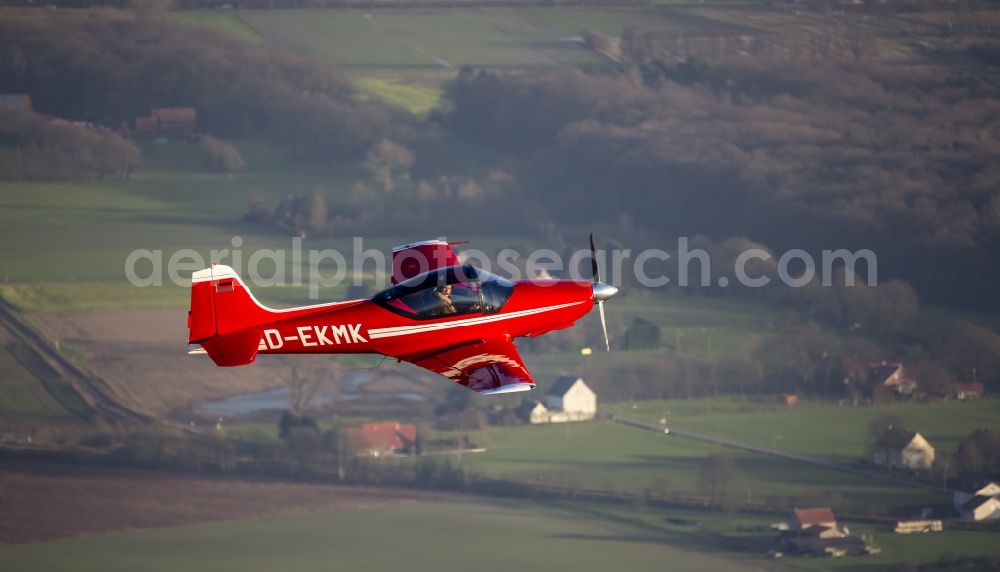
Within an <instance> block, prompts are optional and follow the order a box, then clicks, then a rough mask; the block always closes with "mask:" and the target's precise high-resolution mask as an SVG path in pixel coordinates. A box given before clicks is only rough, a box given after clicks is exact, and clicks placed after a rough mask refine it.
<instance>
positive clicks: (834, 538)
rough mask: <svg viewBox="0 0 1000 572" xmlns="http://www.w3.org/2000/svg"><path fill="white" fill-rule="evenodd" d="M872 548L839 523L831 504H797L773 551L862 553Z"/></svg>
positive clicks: (829, 553)
mask: <svg viewBox="0 0 1000 572" xmlns="http://www.w3.org/2000/svg"><path fill="white" fill-rule="evenodd" d="M867 550H868V548H867V547H866V546H865V543H864V541H863V540H862V539H860V538H858V537H857V536H853V535H851V532H850V530H848V529H847V527H846V526H840V525H838V524H837V519H836V517H834V515H833V510H831V509H830V508H829V507H815V508H796V509H795V510H794V511H792V518H791V523H790V526H789V529H788V531H786V532H783V533H781V535H780V536H779V537H778V540H777V542H776V543H775V547H774V548H772V552H789V553H792V554H803V555H808V554H826V555H843V554H861V553H864V552H866V551H867Z"/></svg>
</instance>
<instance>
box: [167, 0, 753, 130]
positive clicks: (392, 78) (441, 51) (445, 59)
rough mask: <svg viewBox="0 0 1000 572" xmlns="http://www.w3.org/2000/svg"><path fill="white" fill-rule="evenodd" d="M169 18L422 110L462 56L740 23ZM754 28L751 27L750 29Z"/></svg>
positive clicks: (499, 64)
mask: <svg viewBox="0 0 1000 572" xmlns="http://www.w3.org/2000/svg"><path fill="white" fill-rule="evenodd" d="M171 16H172V17H173V18H174V19H175V21H177V22H179V23H181V24H184V25H192V26H202V27H206V28H208V29H210V30H213V31H216V32H219V33H222V34H225V35H227V36H229V37H230V38H232V39H235V40H240V41H248V42H253V43H259V42H270V43H272V44H275V45H278V46H281V47H283V48H286V49H289V50H292V51H294V52H298V53H301V54H304V55H306V56H309V57H312V58H315V59H318V60H320V61H324V62H328V63H332V64H335V65H336V66H337V67H338V68H340V69H341V70H342V71H344V72H346V73H348V74H349V75H350V76H351V77H352V78H353V79H355V80H356V84H357V86H358V88H359V91H361V93H363V94H365V95H368V96H373V97H379V98H381V99H383V100H384V101H386V102H388V103H390V104H392V105H396V106H398V107H401V108H403V109H407V110H409V111H411V112H413V113H415V114H417V115H424V114H426V113H427V112H428V111H430V110H431V109H433V108H434V107H435V106H436V105H437V104H438V102H439V94H440V90H441V87H442V85H443V83H444V82H446V81H448V80H449V79H451V78H453V77H454V75H455V73H456V72H457V70H458V69H459V68H461V67H462V66H473V67H476V68H486V69H496V70H525V69H531V68H555V67H559V66H581V65H595V64H600V63H602V62H603V61H604V60H603V57H602V56H599V55H597V54H596V53H594V52H592V51H590V50H588V49H586V48H584V46H583V45H582V43H581V41H580V34H581V32H583V31H584V30H590V31H598V32H602V33H605V34H607V35H610V36H613V37H618V36H620V35H621V33H622V30H623V29H624V28H625V27H626V26H630V25H639V26H641V27H642V28H643V29H647V30H659V31H664V32H675V33H676V32H686V33H690V32H697V31H705V30H715V31H720V32H732V31H734V30H736V29H738V28H740V27H739V26H738V25H736V24H732V23H728V22H725V21H722V20H716V19H712V18H706V17H704V16H700V15H698V14H695V13H693V12H692V11H689V10H680V9H675V8H668V7H662V6H650V7H646V8H607V9H600V8H558V9H552V8H518V9H508V8H480V9H472V8H467V9H422V10H378V11H370V12H366V11H362V10H267V11H257V10H249V11H240V10H235V11H229V12H203V11H199V12H178V13H174V14H172V15H171ZM747 31H748V32H749V33H754V32H755V31H754V30H749V29H748V30H747Z"/></svg>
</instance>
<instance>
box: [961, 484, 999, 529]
mask: <svg viewBox="0 0 1000 572" xmlns="http://www.w3.org/2000/svg"><path fill="white" fill-rule="evenodd" d="M954 502H955V510H957V511H958V512H959V513H960V514H961V515H962V518H964V519H967V520H998V519H1000V483H997V482H995V481H988V482H985V483H980V484H979V485H978V486H976V487H973V490H971V491H955V497H954Z"/></svg>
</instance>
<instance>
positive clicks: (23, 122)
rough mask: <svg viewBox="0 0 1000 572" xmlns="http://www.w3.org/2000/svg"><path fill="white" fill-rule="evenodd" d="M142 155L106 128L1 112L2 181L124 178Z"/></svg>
mask: <svg viewBox="0 0 1000 572" xmlns="http://www.w3.org/2000/svg"><path fill="white" fill-rule="evenodd" d="M141 156H142V152H141V151H140V150H139V148H138V147H136V146H135V145H134V144H133V143H132V142H131V141H128V140H126V139H123V138H122V137H120V136H119V135H118V134H116V133H114V132H113V131H109V130H107V129H102V128H98V127H94V126H88V125H84V124H74V123H71V122H68V121H61V120H52V119H50V118H47V117H42V116H40V115H36V114H32V113H27V112H23V111H15V110H0V179H7V180H41V179H66V178H90V177H100V178H110V177H114V178H125V177H127V176H128V175H129V173H131V171H132V169H133V168H134V167H135V165H136V163H138V161H139V158H140V157H141Z"/></svg>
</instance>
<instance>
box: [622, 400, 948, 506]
mask: <svg viewBox="0 0 1000 572" xmlns="http://www.w3.org/2000/svg"><path fill="white" fill-rule="evenodd" d="M611 420H612V421H614V422H615V423H620V424H622V425H625V426H628V427H633V428H635V429H643V430H646V431H652V432H654V433H658V434H661V435H662V434H663V431H664V429H666V428H667V426H664V425H660V424H657V423H649V422H646V421H640V420H637V419H630V418H628V417H622V416H620V415H612V416H611ZM669 428H670V435H671V436H674V437H682V438H685V439H693V440H695V441H702V442H704V443H712V444H713V445H720V446H722V447H729V448H732V449H739V450H742V451H749V452H751V453H758V454H761V455H768V456H771V457H777V458H780V459H787V460H789V461H795V462H798V463H806V464H809V465H814V466H817V467H823V468H826V469H832V470H834V471H842V472H845V473H851V474H853V475H856V476H859V477H865V478H869V479H874V480H879V481H884V482H889V483H893V484H898V485H905V486H910V487H915V488H920V489H926V490H933V491H939V490H941V489H940V488H938V487H934V486H931V485H929V484H928V483H925V482H921V481H915V480H912V479H909V478H905V477H899V476H896V475H893V474H892V473H889V472H885V471H879V472H874V471H867V470H864V469H859V468H855V467H851V466H848V465H842V464H840V463H834V462H831V461H824V460H822V459H817V458H815V457H807V456H805V455H797V454H795V453H789V452H787V451H779V450H777V449H768V448H766V447H758V446H756V445H750V444H748V443H741V442H739V441H733V440H731V439H726V438H723V437H713V436H711V435H704V434H702V433H695V432H693V431H685V430H684V429H677V428H676V427H674V426H669ZM946 490H947V491H948V492H949V493H950V492H952V491H951V489H946Z"/></svg>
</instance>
